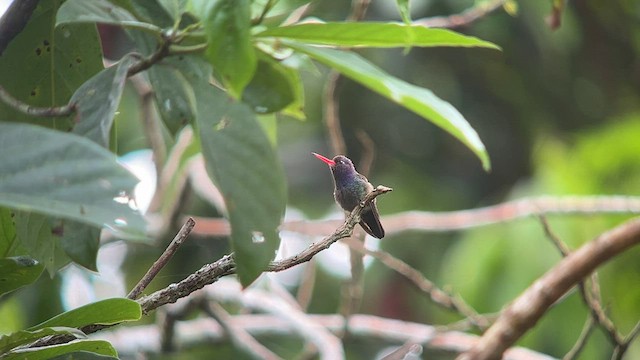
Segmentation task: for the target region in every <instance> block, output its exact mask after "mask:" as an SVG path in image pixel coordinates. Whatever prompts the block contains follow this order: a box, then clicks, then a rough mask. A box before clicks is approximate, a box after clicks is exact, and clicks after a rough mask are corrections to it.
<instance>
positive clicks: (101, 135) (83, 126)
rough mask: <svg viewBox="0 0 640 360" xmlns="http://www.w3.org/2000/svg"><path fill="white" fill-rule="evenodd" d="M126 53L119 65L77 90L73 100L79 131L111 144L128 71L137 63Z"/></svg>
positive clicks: (103, 71) (76, 126)
mask: <svg viewBox="0 0 640 360" xmlns="http://www.w3.org/2000/svg"><path fill="white" fill-rule="evenodd" d="M134 62H135V61H134V59H133V57H131V56H126V57H124V58H123V59H122V60H120V61H119V62H118V64H117V65H114V66H111V67H109V68H107V69H104V70H102V71H101V72H100V73H98V74H97V75H96V76H94V77H92V78H91V79H89V80H88V81H87V82H85V83H84V84H82V86H81V87H80V88H79V89H78V90H77V91H76V92H75V94H73V96H72V97H71V102H72V103H74V104H76V119H75V120H76V125H75V126H74V127H73V132H74V133H75V134H78V135H81V136H84V137H86V138H88V139H91V140H93V141H95V142H96V143H98V144H100V145H102V146H104V147H106V148H109V134H110V132H111V125H113V118H114V117H115V114H116V110H117V109H118V104H119V103H120V97H121V96H122V90H123V89H124V83H125V81H126V80H127V71H128V70H129V68H130V67H131V65H133V64H134Z"/></svg>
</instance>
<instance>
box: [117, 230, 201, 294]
mask: <svg viewBox="0 0 640 360" xmlns="http://www.w3.org/2000/svg"><path fill="white" fill-rule="evenodd" d="M195 225H196V222H195V221H194V220H193V219H192V218H189V219H188V220H187V222H186V223H184V225H182V228H181V229H180V231H178V233H177V234H176V236H175V237H174V238H173V240H172V241H171V243H170V244H169V246H167V248H166V249H165V251H164V252H163V253H162V255H160V257H159V258H158V260H156V261H155V262H154V263H153V265H151V267H150V268H149V270H147V273H146V274H144V276H143V277H142V279H140V281H139V282H138V283H137V284H136V286H135V287H134V288H133V289H132V290H131V292H129V295H127V298H129V299H132V300H135V299H137V298H138V297H139V296H140V294H142V292H143V291H144V289H146V288H147V286H148V285H149V283H151V281H152V280H153V278H155V277H156V275H158V273H159V272H160V270H162V268H163V267H164V266H165V265H167V263H168V262H169V260H171V258H172V257H173V254H175V253H176V251H178V248H179V247H180V245H182V243H183V242H184V241H185V240H186V239H187V237H189V234H190V233H191V230H193V227H194V226H195Z"/></svg>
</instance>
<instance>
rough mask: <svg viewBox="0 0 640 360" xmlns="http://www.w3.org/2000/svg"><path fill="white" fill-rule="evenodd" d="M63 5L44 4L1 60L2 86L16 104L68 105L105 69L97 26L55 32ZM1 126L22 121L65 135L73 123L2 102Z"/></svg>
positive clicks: (57, 1) (73, 26) (55, 2)
mask: <svg viewBox="0 0 640 360" xmlns="http://www.w3.org/2000/svg"><path fill="white" fill-rule="evenodd" d="M61 3H62V1H61V0H49V1H42V2H40V3H39V4H38V7H37V8H36V10H35V11H34V13H33V15H32V16H31V19H30V20H29V22H28V24H27V26H26V27H25V29H24V30H23V31H21V32H20V33H19V34H18V36H16V38H15V39H13V41H11V43H9V46H8V47H7V49H6V50H5V52H4V53H3V54H2V56H0V69H11V70H10V71H0V84H2V85H3V86H4V87H5V88H6V90H7V91H8V92H9V93H11V94H12V95H13V96H15V97H16V98H17V99H19V100H21V101H23V102H25V103H27V104H30V105H33V106H42V107H51V106H62V105H66V104H67V103H68V101H69V98H70V97H71V95H72V94H73V92H74V91H75V90H76V89H77V88H78V87H79V86H80V85H81V84H82V83H84V82H85V81H86V80H87V79H89V78H90V77H91V76H93V75H95V74H96V73H98V72H99V71H100V70H102V68H103V66H102V50H101V48H100V39H99V37H98V33H97V31H96V27H95V25H93V24H66V25H62V26H58V27H54V24H55V14H56V12H57V11H58V7H59V6H60V4H61ZM0 114H2V115H1V118H0V120H1V121H23V122H32V123H37V124H39V125H44V126H48V127H52V128H56V129H61V130H63V131H68V130H70V129H71V127H72V126H73V124H74V123H73V119H72V118H71V117H67V118H56V119H42V118H33V117H31V116H28V115H26V114H23V113H21V112H18V111H16V110H14V109H13V108H11V107H9V106H7V105H5V104H4V102H0Z"/></svg>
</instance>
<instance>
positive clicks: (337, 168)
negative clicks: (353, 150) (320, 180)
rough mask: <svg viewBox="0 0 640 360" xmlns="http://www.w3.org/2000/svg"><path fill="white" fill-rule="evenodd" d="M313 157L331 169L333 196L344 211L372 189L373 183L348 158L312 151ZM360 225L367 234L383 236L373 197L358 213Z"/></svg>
mask: <svg viewBox="0 0 640 360" xmlns="http://www.w3.org/2000/svg"><path fill="white" fill-rule="evenodd" d="M313 155H314V156H315V157H317V158H318V159H320V160H322V161H324V162H325V163H326V164H327V165H329V168H330V169H331V174H333V184H334V185H335V188H334V190H333V197H334V198H335V199H336V202H337V203H338V205H340V206H341V207H342V208H343V209H345V210H346V211H353V209H355V208H356V206H359V205H360V202H362V201H363V200H364V198H365V197H366V196H367V194H368V193H370V192H371V191H373V185H371V183H369V180H367V178H366V177H364V176H363V175H361V174H359V173H358V172H357V171H356V168H355V167H354V166H353V163H352V162H351V160H349V158H347V157H346V156H342V155H337V156H335V157H334V158H333V160H332V159H329V158H326V157H324V156H322V155H320V154H316V153H313ZM360 226H362V228H363V229H364V231H366V232H367V234H369V235H371V236H373V237H376V238H378V239H382V238H383V237H384V229H383V228H382V224H381V223H380V215H379V214H378V208H377V207H376V200H375V199H373V201H371V202H370V203H369V204H367V206H365V208H364V210H363V211H362V214H361V215H360Z"/></svg>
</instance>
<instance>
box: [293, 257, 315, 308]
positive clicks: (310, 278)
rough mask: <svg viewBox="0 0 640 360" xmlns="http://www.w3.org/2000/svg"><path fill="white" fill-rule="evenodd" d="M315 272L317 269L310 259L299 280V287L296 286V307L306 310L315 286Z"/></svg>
mask: <svg viewBox="0 0 640 360" xmlns="http://www.w3.org/2000/svg"><path fill="white" fill-rule="evenodd" d="M316 272H317V268H316V264H315V261H314V260H313V259H311V260H310V261H309V264H308V265H307V267H305V268H304V272H303V273H302V279H301V280H300V285H299V286H298V292H297V294H296V299H297V300H298V305H300V308H302V309H304V310H306V309H307V308H308V307H309V304H310V303H311V298H312V296H313V288H314V287H315V284H316Z"/></svg>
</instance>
